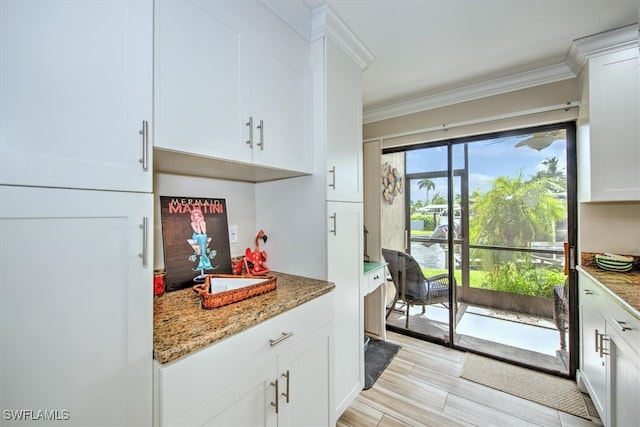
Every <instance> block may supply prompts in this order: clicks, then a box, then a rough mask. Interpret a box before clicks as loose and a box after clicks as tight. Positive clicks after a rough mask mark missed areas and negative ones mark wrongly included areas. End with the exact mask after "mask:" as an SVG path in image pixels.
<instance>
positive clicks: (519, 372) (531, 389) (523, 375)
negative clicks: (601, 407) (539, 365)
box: [460, 353, 591, 419]
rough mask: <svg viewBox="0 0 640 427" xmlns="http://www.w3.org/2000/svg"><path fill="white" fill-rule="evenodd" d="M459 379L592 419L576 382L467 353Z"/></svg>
mask: <svg viewBox="0 0 640 427" xmlns="http://www.w3.org/2000/svg"><path fill="white" fill-rule="evenodd" d="M460 377H462V378H465V379H468V380H470V381H473V382H476V383H479V384H482V385H485V386H487V387H491V388H494V389H496V390H500V391H503V392H505V393H509V394H512V395H514V396H518V397H522V398H523V399H527V400H530V401H532V402H536V403H539V404H541V405H545V406H548V407H550V408H553V409H557V410H559V411H562V412H567V413H569V414H572V415H575V416H578V417H581V418H586V419H591V418H590V417H589V411H588V410H587V405H586V403H585V401H584V398H583V397H582V393H580V391H579V390H578V386H577V385H576V383H575V382H574V381H571V380H568V379H565V378H560V377H556V376H554V375H550V374H545V373H542V372H536V371H532V370H530V369H525V368H522V367H519V366H514V365H511V364H509V363H505V362H500V361H497V360H493V359H489V358H487V357H482V356H478V355H476V354H473V353H467V354H466V356H465V360H464V363H463V365H462V370H461V371H460Z"/></svg>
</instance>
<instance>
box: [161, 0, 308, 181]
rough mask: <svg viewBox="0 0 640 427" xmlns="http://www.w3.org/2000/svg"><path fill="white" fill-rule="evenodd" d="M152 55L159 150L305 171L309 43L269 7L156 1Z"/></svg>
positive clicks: (244, 3) (251, 3)
mask: <svg viewBox="0 0 640 427" xmlns="http://www.w3.org/2000/svg"><path fill="white" fill-rule="evenodd" d="M155 54H156V63H155V73H156V75H155V79H156V80H155V111H156V119H157V120H156V135H155V143H154V145H155V147H156V148H159V149H164V150H169V151H175V152H179V153H185V154H189V155H195V156H200V157H206V158H211V159H216V160H223V161H232V162H238V163H239V164H241V165H245V166H246V165H253V166H257V167H265V168H276V169H281V170H289V171H293V172H298V173H297V174H295V173H293V174H292V176H295V175H300V174H304V173H310V172H311V167H312V165H311V160H312V158H311V145H310V140H311V138H310V128H311V120H310V105H311V98H310V94H311V87H310V71H309V70H310V67H309V43H308V41H307V40H305V39H304V38H303V37H301V36H300V35H299V34H298V33H297V32H295V31H294V30H293V29H292V28H291V27H289V26H288V25H287V24H285V22H284V21H282V20H281V19H280V18H279V17H277V16H276V15H275V14H274V13H273V12H271V11H270V10H269V9H268V8H266V7H265V6H264V5H262V4H261V3H259V2H254V1H251V2H233V3H228V2H204V1H203V2H200V1H179V2H169V1H163V2H158V3H157V4H156V45H155ZM174 165H175V163H174ZM163 167H164V166H163V165H160V169H161V170H162V169H163ZM218 171H220V173H221V174H222V176H220V177H222V178H224V177H225V176H224V174H225V173H226V172H224V171H223V170H222V169H220V168H218ZM205 173H206V172H205ZM211 173H213V174H215V171H211ZM253 176H254V174H253V173H248V176H247V179H248V180H253V178H252V177H253ZM255 177H256V179H257V180H260V177H261V175H260V174H257V175H255ZM233 178H240V179H241V178H242V177H235V176H234V177H233Z"/></svg>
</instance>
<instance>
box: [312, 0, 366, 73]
mask: <svg viewBox="0 0 640 427" xmlns="http://www.w3.org/2000/svg"><path fill="white" fill-rule="evenodd" d="M322 37H331V39H333V40H334V41H336V42H337V43H338V44H339V45H340V46H341V47H342V48H343V49H344V50H345V51H346V52H347V53H348V54H349V55H350V56H351V57H352V58H353V59H354V60H355V61H356V62H357V63H358V64H359V65H360V67H361V68H362V69H365V68H367V67H368V66H369V64H371V62H373V60H374V59H375V58H374V56H373V54H372V53H371V52H370V51H369V49H367V47H366V46H365V45H364V44H363V43H362V42H361V41H360V39H358V37H357V36H356V35H355V33H354V32H353V31H351V29H350V28H349V27H348V26H347V25H346V24H345V23H344V22H343V21H342V19H340V17H339V16H338V15H336V13H335V12H334V11H333V10H332V9H331V8H330V7H329V5H328V4H323V5H321V6H318V7H317V8H315V9H314V10H313V19H312V25H311V40H312V41H313V40H317V39H319V38H322Z"/></svg>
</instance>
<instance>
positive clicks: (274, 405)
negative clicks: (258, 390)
mask: <svg viewBox="0 0 640 427" xmlns="http://www.w3.org/2000/svg"><path fill="white" fill-rule="evenodd" d="M271 386H273V387H275V388H276V401H275V402H271V406H273V407H274V408H276V414H277V413H278V397H280V396H279V394H278V380H276V381H275V382H272V383H271Z"/></svg>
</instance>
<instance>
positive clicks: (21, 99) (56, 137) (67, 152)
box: [0, 1, 153, 192]
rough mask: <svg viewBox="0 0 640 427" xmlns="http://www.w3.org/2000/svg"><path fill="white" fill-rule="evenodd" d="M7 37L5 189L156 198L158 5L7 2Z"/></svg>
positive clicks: (3, 25)
mask: <svg viewBox="0 0 640 427" xmlns="http://www.w3.org/2000/svg"><path fill="white" fill-rule="evenodd" d="M0 31H1V35H0V63H1V64H2V67H1V68H0V184H11V185H31V186H50V187H68V188H89V189H105V190H127V191H141V192H149V191H151V188H152V159H151V152H150V148H151V145H150V144H151V135H150V133H149V130H150V129H151V122H150V121H151V115H152V71H153V69H152V67H153V63H152V52H153V50H152V49H153V6H152V2H151V1H135V2H113V1H99V2H96V1H91V2H80V1H74V2H60V1H42V2H26V1H23V2H20V1H2V2H0ZM141 131H142V132H141ZM141 160H142V162H141Z"/></svg>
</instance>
